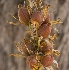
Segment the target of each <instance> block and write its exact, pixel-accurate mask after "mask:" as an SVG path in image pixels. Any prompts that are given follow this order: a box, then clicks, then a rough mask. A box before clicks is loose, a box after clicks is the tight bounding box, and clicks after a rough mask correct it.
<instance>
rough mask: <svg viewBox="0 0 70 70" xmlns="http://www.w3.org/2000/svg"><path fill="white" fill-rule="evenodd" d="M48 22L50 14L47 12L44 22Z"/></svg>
mask: <svg viewBox="0 0 70 70" xmlns="http://www.w3.org/2000/svg"><path fill="white" fill-rule="evenodd" d="M49 22H50V14H49V13H48V14H47V16H46V19H45V21H44V24H47V23H49Z"/></svg>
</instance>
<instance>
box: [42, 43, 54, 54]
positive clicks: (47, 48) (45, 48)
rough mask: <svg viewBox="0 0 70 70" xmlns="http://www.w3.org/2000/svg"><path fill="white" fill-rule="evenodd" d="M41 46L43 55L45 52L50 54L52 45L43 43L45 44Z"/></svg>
mask: <svg viewBox="0 0 70 70" xmlns="http://www.w3.org/2000/svg"><path fill="white" fill-rule="evenodd" d="M42 46H43V47H42V52H43V53H45V52H50V53H51V52H52V49H53V45H52V44H51V43H46V42H45V43H43V44H42Z"/></svg>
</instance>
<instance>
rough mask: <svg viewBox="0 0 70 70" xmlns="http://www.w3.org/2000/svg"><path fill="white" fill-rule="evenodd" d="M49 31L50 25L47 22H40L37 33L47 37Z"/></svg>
mask: <svg viewBox="0 0 70 70" xmlns="http://www.w3.org/2000/svg"><path fill="white" fill-rule="evenodd" d="M50 33H51V25H50V24H49V23H48V24H42V25H41V26H40V27H39V30H38V35H39V36H43V38H44V39H45V38H47V37H48V36H49V34H50Z"/></svg>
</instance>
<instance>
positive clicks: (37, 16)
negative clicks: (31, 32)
mask: <svg viewBox="0 0 70 70" xmlns="http://www.w3.org/2000/svg"><path fill="white" fill-rule="evenodd" d="M31 19H32V20H33V21H36V22H38V23H39V24H41V23H42V21H43V16H42V13H41V12H40V11H36V12H34V13H33V14H32V16H31Z"/></svg>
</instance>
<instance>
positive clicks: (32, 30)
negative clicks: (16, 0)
mask: <svg viewBox="0 0 70 70" xmlns="http://www.w3.org/2000/svg"><path fill="white" fill-rule="evenodd" d="M49 8H50V5H43V3H42V0H26V1H24V5H21V4H19V5H18V18H19V22H21V23H22V24H24V25H26V26H28V27H29V30H28V31H27V34H26V36H25V39H24V41H23V42H22V43H19V42H18V43H16V47H17V49H18V51H19V52H20V53H21V54H11V55H13V56H18V57H21V56H22V57H24V58H26V59H27V60H26V63H27V64H28V66H29V67H30V69H31V70H42V69H43V68H44V69H46V70H53V67H52V65H56V67H58V63H57V61H56V60H54V55H56V56H59V55H60V53H59V51H58V50H54V48H53V46H54V44H53V41H54V39H55V38H57V36H56V34H54V35H53V36H51V35H50V33H51V30H52V29H53V28H54V25H55V24H58V23H62V22H61V20H60V19H58V20H56V21H51V20H50V13H49ZM13 17H14V16H13ZM14 18H15V17H14ZM15 19H16V18H15ZM9 23H10V24H14V25H17V23H13V22H9Z"/></svg>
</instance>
